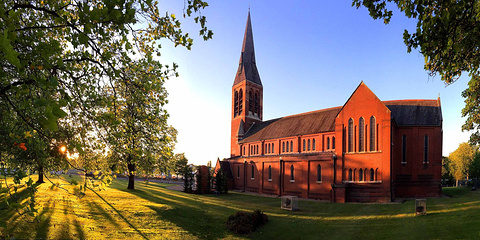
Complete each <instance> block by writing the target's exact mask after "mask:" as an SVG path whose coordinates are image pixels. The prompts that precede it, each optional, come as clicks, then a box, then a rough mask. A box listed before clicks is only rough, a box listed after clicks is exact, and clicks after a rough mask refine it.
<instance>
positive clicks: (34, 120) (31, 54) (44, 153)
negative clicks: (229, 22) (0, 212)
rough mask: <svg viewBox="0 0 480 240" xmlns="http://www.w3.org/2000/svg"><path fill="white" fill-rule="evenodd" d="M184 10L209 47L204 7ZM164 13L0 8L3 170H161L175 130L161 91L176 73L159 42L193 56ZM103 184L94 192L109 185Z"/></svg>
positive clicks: (118, 5) (37, 5)
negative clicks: (71, 156)
mask: <svg viewBox="0 0 480 240" xmlns="http://www.w3.org/2000/svg"><path fill="white" fill-rule="evenodd" d="M184 5H185V6H184V11H185V13H186V16H187V15H188V17H190V16H192V17H193V20H194V21H196V22H198V23H199V25H200V31H199V34H200V36H202V37H203V39H205V40H206V39H209V38H211V37H212V35H213V34H212V32H211V31H210V30H209V29H208V28H207V27H206V18H205V16H202V15H201V10H202V9H204V8H205V7H207V6H208V4H207V3H205V2H203V1H201V0H194V1H190V0H189V1H185V3H184ZM160 9H161V6H160V5H159V3H158V2H157V1H151V0H126V1H102V0H101V1H82V0H67V1H57V0H42V1H21V2H19V1H12V0H0V66H1V67H0V166H1V167H2V168H9V169H22V170H23V171H17V172H15V175H16V177H17V178H20V175H21V173H22V172H28V173H32V172H34V171H37V172H39V173H40V175H39V177H41V176H42V173H44V172H48V171H51V170H61V169H68V168H75V169H79V170H83V171H84V172H90V171H97V170H102V171H103V172H107V170H108V169H109V168H110V167H111V166H113V165H117V166H118V170H119V171H121V170H125V169H126V168H127V166H126V165H127V164H131V165H133V166H136V167H137V168H138V169H139V170H140V171H144V172H151V171H152V169H154V168H158V167H159V165H166V164H167V162H168V160H169V159H170V158H171V155H172V154H171V152H172V149H173V143H174V142H175V136H176V131H175V130H174V129H173V128H172V127H171V126H168V125H167V124H166V121H167V118H168V114H167V112H166V111H165V110H164V108H163V107H164V105H165V104H166V103H167V100H166V97H167V93H166V90H165V89H164V87H163V84H164V82H165V81H166V80H167V79H168V78H169V77H171V76H177V75H178V74H177V72H176V69H177V65H176V64H175V63H173V64H171V65H170V66H171V67H170V66H169V65H167V64H162V63H161V62H160V61H159V59H158V57H157V56H159V55H160V45H159V44H158V42H159V41H160V40H162V39H167V40H169V41H171V42H172V43H173V44H174V45H175V46H184V47H185V48H187V49H191V46H192V44H193V40H192V38H191V37H190V36H189V34H188V33H184V32H183V31H182V29H181V23H180V20H178V19H177V18H176V17H175V15H173V14H165V15H163V14H162V13H161V10H160ZM184 17H185V16H184ZM60 145H65V146H66V147H67V152H68V153H69V154H78V156H79V157H78V158H75V159H69V158H67V153H65V152H64V153H61V154H60V153H59V151H58V147H59V146H60ZM107 149H109V150H110V151H107ZM106 156H108V157H106ZM129 172H130V173H131V174H135V171H129ZM106 175H108V174H105V175H103V176H102V177H101V178H100V179H95V181H96V182H92V183H91V186H92V187H95V186H97V187H102V186H103V184H105V183H108V182H110V181H111V180H109V179H108V178H107V177H106ZM103 178H105V179H103ZM99 180H100V182H98V181H99ZM15 184H18V183H15ZM89 184H90V183H89ZM85 187H86V185H84V186H83V189H85ZM32 191H33V190H32Z"/></svg>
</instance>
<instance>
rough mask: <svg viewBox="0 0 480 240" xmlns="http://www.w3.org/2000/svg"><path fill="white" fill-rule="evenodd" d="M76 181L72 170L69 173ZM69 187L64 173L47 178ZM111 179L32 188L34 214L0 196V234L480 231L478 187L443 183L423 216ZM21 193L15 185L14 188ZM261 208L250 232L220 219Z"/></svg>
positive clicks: (405, 206) (304, 235)
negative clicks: (295, 204) (84, 187)
mask: <svg viewBox="0 0 480 240" xmlns="http://www.w3.org/2000/svg"><path fill="white" fill-rule="evenodd" d="M74 177H76V178H77V180H80V179H78V176H74ZM52 181H53V182H58V183H59V184H65V185H63V186H64V187H65V188H66V189H67V190H69V192H71V193H73V188H74V186H72V185H68V182H67V181H70V177H69V176H62V178H57V179H52ZM126 185H127V182H126V181H125V180H115V182H114V183H113V184H112V185H110V186H109V187H108V188H107V189H106V190H105V191H96V192H93V191H90V190H88V191H87V192H86V195H85V196H83V197H81V198H79V197H78V196H75V195H72V194H68V193H67V192H66V191H65V190H63V189H58V188H53V189H51V184H50V183H45V184H42V185H40V186H39V187H38V193H37V202H38V214H37V217H36V218H35V219H33V218H30V217H24V216H19V215H18V214H17V213H16V212H15V211H14V210H12V209H9V208H6V205H5V203H4V202H2V200H0V219H2V220H4V221H6V222H7V227H6V228H2V227H0V238H8V237H15V238H22V239H23V238H27V239H42V238H49V239H242V238H253V239H322V238H326V239H337V238H346V239H351V238H362V239H422V238H423V239H475V238H479V237H480V217H478V216H480V193H479V192H478V191H476V192H472V191H469V190H468V189H462V188H461V189H456V188H447V189H444V193H446V194H447V195H449V196H451V197H449V198H437V199H428V200H427V212H428V214H427V215H426V216H415V214H414V201H413V200H410V201H406V202H405V203H394V204H336V203H324V202H319V201H312V200H300V202H299V207H300V211H296V212H289V211H285V210H281V209H280V206H279V205H280V200H279V199H278V198H275V197H261V196H252V195H248V194H242V193H235V192H233V193H230V194H228V195H220V196H216V195H192V194H186V193H183V192H178V191H174V190H169V189H167V187H168V186H170V185H169V184H163V183H152V182H150V183H149V184H145V183H143V182H136V189H135V190H133V191H131V190H127V189H126ZM20 191H21V190H20ZM254 209H260V210H262V211H263V212H265V213H266V214H267V215H268V216H269V219H270V222H269V223H267V224H266V225H265V226H263V227H261V228H260V229H258V230H257V232H255V233H254V234H252V235H249V236H236V235H234V234H231V233H230V232H228V231H227V230H226V228H225V222H226V220H227V218H228V216H229V215H231V214H234V213H235V212H236V211H240V210H242V211H251V210H254Z"/></svg>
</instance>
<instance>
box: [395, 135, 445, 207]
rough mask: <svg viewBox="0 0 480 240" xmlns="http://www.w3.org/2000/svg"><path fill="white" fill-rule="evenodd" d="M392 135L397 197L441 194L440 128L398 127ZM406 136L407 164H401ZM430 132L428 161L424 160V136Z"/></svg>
mask: <svg viewBox="0 0 480 240" xmlns="http://www.w3.org/2000/svg"><path fill="white" fill-rule="evenodd" d="M393 132H394V138H393V147H392V149H393V161H392V162H393V174H392V175H393V179H394V186H395V187H394V193H395V197H400V198H402V197H431V196H437V197H438V196H440V195H441V182H440V181H441V173H442V170H441V169H442V130H441V127H396V128H394V131H393ZM403 135H405V136H406V155H405V160H406V163H402V156H403V153H402V148H403V140H402V136H403ZM425 135H428V139H429V141H428V161H427V163H424V137H425Z"/></svg>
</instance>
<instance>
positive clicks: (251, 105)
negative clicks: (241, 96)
mask: <svg viewBox="0 0 480 240" xmlns="http://www.w3.org/2000/svg"><path fill="white" fill-rule="evenodd" d="M248 111H250V112H252V111H253V93H252V91H249V92H248Z"/></svg>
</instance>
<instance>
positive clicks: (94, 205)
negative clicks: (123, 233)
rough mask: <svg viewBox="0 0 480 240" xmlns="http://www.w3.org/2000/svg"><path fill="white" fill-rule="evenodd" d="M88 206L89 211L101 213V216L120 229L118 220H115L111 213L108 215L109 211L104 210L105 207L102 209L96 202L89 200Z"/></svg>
mask: <svg viewBox="0 0 480 240" xmlns="http://www.w3.org/2000/svg"><path fill="white" fill-rule="evenodd" d="M102 200H104V199H102ZM104 201H105V200H104ZM88 207H89V208H90V210H91V212H98V213H99V214H100V215H102V216H103V217H105V218H106V219H108V221H110V222H111V223H112V224H113V225H115V227H117V228H118V229H120V224H118V222H117V221H115V219H114V218H113V217H112V215H110V213H108V212H106V211H105V209H103V207H102V206H100V205H99V204H98V203H96V202H91V201H89V202H88Z"/></svg>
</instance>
